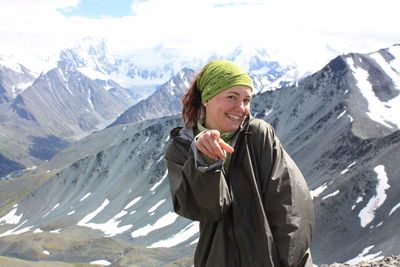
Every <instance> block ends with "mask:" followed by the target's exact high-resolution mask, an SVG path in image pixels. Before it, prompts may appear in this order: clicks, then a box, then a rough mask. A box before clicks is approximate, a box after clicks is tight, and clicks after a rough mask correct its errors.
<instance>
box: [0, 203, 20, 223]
mask: <svg viewBox="0 0 400 267" xmlns="http://www.w3.org/2000/svg"><path fill="white" fill-rule="evenodd" d="M17 209H18V205H14V209H13V210H11V211H10V212H9V213H7V214H6V215H4V216H3V217H1V218H0V225H3V224H18V223H19V222H20V221H21V218H22V216H23V215H24V214H23V213H21V214H20V215H17Z"/></svg>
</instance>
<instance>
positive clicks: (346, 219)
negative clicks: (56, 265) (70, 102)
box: [0, 45, 400, 266]
mask: <svg viewBox="0 0 400 267" xmlns="http://www.w3.org/2000/svg"><path fill="white" fill-rule="evenodd" d="M399 59H400V45H394V46H392V47H389V48H384V49H381V50H379V51H376V52H372V53H369V54H358V53H350V54H347V55H341V56H338V57H336V58H334V59H332V60H331V61H330V62H329V63H328V64H327V65H326V66H324V67H323V68H322V69H321V70H319V71H317V72H315V73H313V74H312V75H309V76H306V77H303V78H302V79H300V80H296V82H282V83H280V85H281V86H280V87H276V88H274V89H273V90H268V89H264V88H265V87H268V85H264V86H263V87H258V90H257V92H258V93H256V94H255V95H254V98H253V103H252V114H253V115H254V116H255V117H257V118H261V119H264V120H265V121H267V122H269V123H270V124H271V125H272V126H273V127H274V128H275V130H276V132H277V135H278V136H279V138H280V140H281V142H282V144H283V145H284V147H285V149H286V150H287V151H288V153H289V154H290V155H291V156H292V157H293V159H294V160H295V161H296V163H297V164H298V165H299V168H300V169H301V171H302V172H303V174H304V176H305V178H306V180H307V183H308V185H309V188H310V190H311V193H312V196H313V198H314V205H315V211H316V229H315V232H314V235H313V243H312V253H313V259H314V262H315V264H330V263H334V262H342V263H345V262H347V263H354V262H357V261H360V260H361V259H376V258H380V257H383V256H388V255H399V254H400V249H399V246H397V240H398V238H399V234H398V231H397V229H398V224H399V220H400V203H399V198H398V196H399V188H400V187H399V186H398V183H399V179H398V177H399V176H400V169H399V168H398V163H399V162H400V152H399V151H400V131H399V128H400V118H399V115H398V114H399V113H398V112H396V110H397V109H398V107H399V106H400V96H399V95H400V75H399V73H400V67H399V65H398V60H399ZM249 62H253V64H250V65H251V66H255V65H257V64H255V63H254V61H251V60H250V61H249ZM254 64H255V65H254ZM265 65H267V64H264V66H265ZM59 68H60V69H61V70H63V69H64V70H65V69H66V68H67V66H64V65H60V66H59ZM76 68H77V66H73V67H72V68H71V69H70V70H71V71H72V70H76ZM79 68H80V67H79ZM247 68H249V67H247ZM280 68H282V67H280ZM260 69H261V68H258V70H260ZM290 69H291V68H289V67H288V68H287V71H286V72H285V73H286V74H287V73H289V72H290ZM54 72H55V74H57V72H56V70H54ZM195 72H196V70H193V69H190V68H183V69H182V70H181V71H178V72H177V74H176V75H175V76H172V78H171V79H170V80H169V81H167V82H165V83H164V84H162V85H161V86H160V87H159V88H158V89H157V90H156V91H154V92H153V93H152V94H151V95H150V96H148V97H147V98H145V99H142V100H141V101H139V102H137V103H136V104H133V105H132V106H131V107H129V108H127V109H126V110H125V112H122V113H121V114H120V116H115V120H114V123H113V124H112V125H110V126H109V127H106V128H105V129H100V130H96V131H95V132H92V133H91V134H88V135H86V137H84V138H82V139H79V140H77V141H75V142H74V143H72V144H68V146H67V145H66V147H65V148H64V149H63V150H61V151H60V152H58V153H56V154H54V156H52V157H51V159H49V160H48V161H44V162H42V164H41V165H39V166H38V167H37V168H36V169H32V170H27V171H25V172H23V173H20V174H19V175H18V176H17V177H14V178H6V179H4V180H3V181H1V183H0V255H2V256H6V257H13V258H20V259H25V260H35V261H37V260H42V261H63V262H86V263H89V262H98V261H103V263H104V262H105V263H106V264H110V265H111V266H135V264H136V265H137V266H144V265H145V264H148V265H150V266H191V261H192V255H193V251H194V248H195V245H196V243H197V240H198V222H192V221H189V220H187V219H185V218H182V217H179V216H178V215H176V214H175V213H173V209H172V204H171V201H170V195H169V194H170V191H169V185H168V179H167V175H168V172H167V170H166V166H165V159H164V153H165V149H166V146H167V145H168V143H169V141H170V140H169V131H170V130H171V129H172V128H174V127H176V126H178V125H181V124H182V122H181V118H180V115H179V114H178V113H179V110H180V104H179V98H180V97H181V95H182V93H183V92H184V90H185V87H187V84H188V83H189V81H190V80H191V79H193V77H194V75H195ZM268 72H269V73H268ZM271 73H272V70H269V71H266V72H265V73H264V76H263V77H268V75H271ZM53 74H54V73H53ZM55 74H54V75H55ZM65 74H66V73H64V77H67V79H66V80H67V81H68V82H67V81H66V82H65V83H66V84H70V82H69V80H70V79H71V80H74V79H78V78H69V77H80V78H81V79H83V80H84V77H82V76H80V75H81V74H79V73H77V74H76V75H78V76H73V75H72V76H65ZM253 74H254V73H253ZM259 74H262V73H259ZM58 75H60V76H61V74H59V72H58ZM69 75H70V74H69ZM280 75H281V76H280V77H279V78H281V77H284V75H285V74H280ZM278 76H279V75H278ZM278 76H277V77H278ZM85 77H87V76H85ZM252 77H254V76H252ZM269 77H270V76H269ZM279 78H277V79H275V81H278V82H279ZM253 79H254V78H253ZM90 80H91V79H90ZM45 81H46V80H45ZM35 82H39V81H35ZM35 82H34V83H35ZM50 84H51V83H50ZM65 87H66V86H65ZM49 88H50V87H49ZM60 88H64V87H61V86H60ZM27 90H29V87H28V88H27V89H25V91H27ZM58 90H60V89H58ZM103 90H104V89H103ZM25 91H23V92H25ZM72 92H75V93H76V94H77V91H72ZM84 92H86V91H84V90H82V93H84ZM86 97H87V95H86ZM8 98H9V94H8ZM17 98H18V97H16V98H15V99H17ZM161 99H162V101H160V100H161ZM110 101H111V100H110ZM6 103H9V100H7V101H6ZM14 103H15V102H14ZM160 104H162V105H160ZM101 106H102V105H101V104H100V105H99V111H98V112H99V114H102V113H100V110H101V109H100V107H101ZM22 107H24V106H22V105H21V106H18V108H20V109H21V110H23V109H22ZM152 110H154V111H153V112H151V111H152ZM26 111H27V112H25V113H24V112H22V111H21V112H20V113H21V114H24V115H26V116H25V118H21V119H24V120H27V121H32V123H33V122H35V120H36V121H40V116H39V115H38V113H34V112H28V111H29V110H28V109H26ZM146 111H150V112H147V113H146ZM63 127H65V126H63ZM71 128H72V127H71ZM72 129H73V128H72ZM80 129H82V128H80ZM140 264H143V265H140Z"/></svg>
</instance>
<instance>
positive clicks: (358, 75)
mask: <svg viewBox="0 0 400 267" xmlns="http://www.w3.org/2000/svg"><path fill="white" fill-rule="evenodd" d="M347 61H348V64H349V65H350V68H351V70H352V71H353V75H354V78H355V80H356V83H357V86H358V88H359V89H360V91H361V93H362V94H363V96H364V97H365V99H366V100H367V102H368V109H369V111H368V112H367V113H366V114H367V115H368V116H369V117H370V119H371V120H374V121H376V122H378V123H380V124H382V125H385V126H386V127H389V128H393V125H391V124H395V125H397V128H400V116H399V115H398V114H400V96H397V97H395V98H393V99H391V100H389V101H386V102H383V101H381V100H379V98H378V97H377V96H376V95H375V93H374V91H373V90H372V85H371V83H370V82H369V81H368V78H369V75H368V72H367V71H366V70H364V69H361V68H357V67H355V66H354V61H353V59H351V58H348V59H347ZM393 82H395V81H393Z"/></svg>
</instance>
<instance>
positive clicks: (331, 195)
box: [322, 190, 340, 200]
mask: <svg viewBox="0 0 400 267" xmlns="http://www.w3.org/2000/svg"><path fill="white" fill-rule="evenodd" d="M339 193H340V191H339V190H336V191H335V192H333V193H330V194H328V195H326V196H324V197H323V198H322V200H325V199H327V198H330V197H334V196H336V195H338V194H339Z"/></svg>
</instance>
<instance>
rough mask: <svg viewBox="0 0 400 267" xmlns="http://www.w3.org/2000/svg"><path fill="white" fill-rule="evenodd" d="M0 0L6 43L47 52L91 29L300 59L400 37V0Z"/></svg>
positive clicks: (113, 36)
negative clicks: (100, 1)
mask: <svg viewBox="0 0 400 267" xmlns="http://www.w3.org/2000/svg"><path fill="white" fill-rule="evenodd" d="M0 2H1V6H2V8H1V10H0V18H1V21H0V38H1V40H2V43H3V45H2V46H3V47H4V46H6V47H8V48H10V47H15V46H17V45H21V46H22V47H25V46H26V45H27V44H28V48H27V49H29V50H31V51H32V52H34V53H42V54H45V53H49V51H56V50H57V49H58V48H60V47H63V46H65V45H66V44H69V43H72V42H73V41H74V40H76V39H77V38H80V37H83V36H87V35H91V36H94V37H104V38H107V39H110V40H111V44H118V45H119V46H120V47H121V49H133V48H136V47H149V46H154V45H156V44H159V43H163V44H164V45H167V46H178V47H179V46H191V45H194V46H195V47H202V48H213V49H217V50H218V49H225V48H226V47H227V46H229V47H234V46H237V45H251V46H258V47H264V48H267V49H268V50H269V51H270V53H271V54H277V55H278V56H280V57H286V58H293V59H294V58H297V60H302V61H305V59H304V58H307V57H308V56H309V55H310V54H311V53H315V52H316V51H318V50H321V49H326V45H327V44H329V46H330V47H331V48H332V50H333V51H334V52H336V51H335V50H338V51H342V52H346V53H347V52H372V51H374V50H377V49H380V48H383V47H388V46H390V45H392V44H394V43H396V42H397V43H399V42H400V28H399V27H398V25H399V24H400V17H399V16H398V15H397V14H396V12H397V10H398V9H399V7H400V2H399V1H398V0H382V1H379V2H378V1H375V0H352V1H346V0H335V1H334V0H329V1H328V0H325V1H320V0H302V1H299V0H265V1H261V0H249V1H234V0H169V1H165V0H148V1H143V0H139V1H132V4H131V8H132V11H133V14H134V15H133V16H125V17H122V18H111V17H108V18H98V19H93V18H84V17H65V16H64V15H62V14H61V13H60V12H59V9H61V8H68V7H72V6H76V5H77V4H78V3H79V0H71V1H68V0H39V1H28V0H6V1H5V0H0ZM110 2H111V3H113V1H110ZM2 50H4V49H2Z"/></svg>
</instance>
